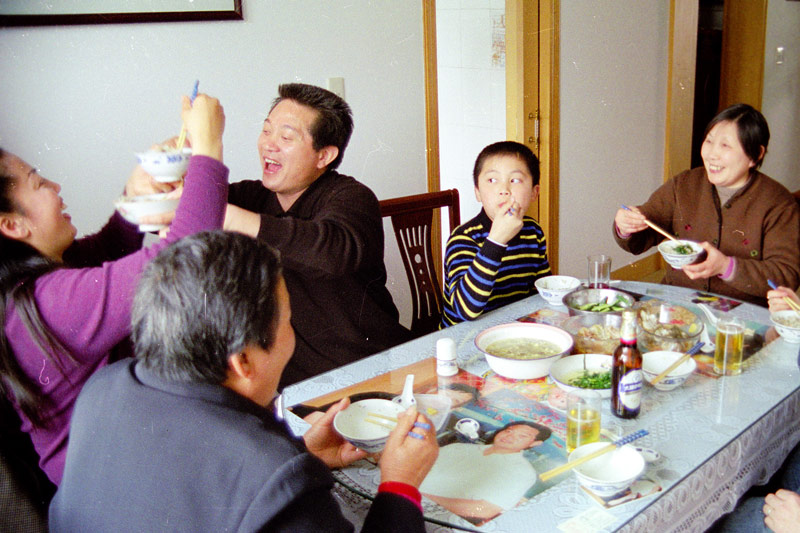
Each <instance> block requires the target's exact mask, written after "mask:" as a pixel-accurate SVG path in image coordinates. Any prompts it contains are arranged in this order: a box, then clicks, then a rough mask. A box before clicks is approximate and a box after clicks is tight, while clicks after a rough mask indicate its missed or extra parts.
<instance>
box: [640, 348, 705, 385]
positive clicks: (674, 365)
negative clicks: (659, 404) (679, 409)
mask: <svg viewBox="0 0 800 533" xmlns="http://www.w3.org/2000/svg"><path fill="white" fill-rule="evenodd" d="M702 347H703V343H702V342H698V343H697V344H695V345H694V346H692V347H691V348H690V349H689V350H688V351H687V352H686V353H685V354H683V355H682V356H680V357H679V358H678V360H677V361H675V362H674V363H672V364H671V365H669V366H668V367H667V368H666V370H664V371H663V372H661V373H660V374H659V375H657V376H656V377H655V378H653V381H651V382H650V384H651V385H655V384H656V383H658V382H659V381H661V380H662V379H664V378H665V377H667V374H669V373H670V372H672V371H673V370H675V369H676V368H678V367H679V366H681V365H682V364H683V363H684V361H687V360H688V359H689V358H690V357H691V356H693V355H694V354H696V353H697V352H698V351H700V348H702Z"/></svg>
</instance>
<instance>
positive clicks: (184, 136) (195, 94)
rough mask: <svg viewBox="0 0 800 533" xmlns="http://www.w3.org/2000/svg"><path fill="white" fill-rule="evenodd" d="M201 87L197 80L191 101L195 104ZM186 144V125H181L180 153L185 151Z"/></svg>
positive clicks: (179, 136)
mask: <svg viewBox="0 0 800 533" xmlns="http://www.w3.org/2000/svg"><path fill="white" fill-rule="evenodd" d="M199 85H200V80H195V82H194V87H193V88H192V95H191V96H190V97H189V99H190V100H191V101H192V103H194V99H195V98H197V87H198V86H199ZM185 142H186V123H183V124H181V133H180V135H178V144H177V146H178V151H179V152H180V151H181V150H183V143H185Z"/></svg>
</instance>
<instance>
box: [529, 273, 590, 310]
mask: <svg viewBox="0 0 800 533" xmlns="http://www.w3.org/2000/svg"><path fill="white" fill-rule="evenodd" d="M580 284H581V280H579V279H578V278H573V277H572V276H545V277H543V278H539V279H537V280H536V282H535V283H534V285H535V286H536V290H538V291H539V294H541V295H542V298H544V300H545V301H546V302H547V303H549V304H550V305H563V302H562V299H563V298H564V295H566V294H567V293H568V292H570V291H572V290H573V289H577V288H578V285H580Z"/></svg>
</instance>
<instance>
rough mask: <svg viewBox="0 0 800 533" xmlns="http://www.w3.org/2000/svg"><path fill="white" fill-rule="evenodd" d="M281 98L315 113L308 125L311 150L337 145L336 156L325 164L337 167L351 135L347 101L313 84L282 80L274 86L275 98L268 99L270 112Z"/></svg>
mask: <svg viewBox="0 0 800 533" xmlns="http://www.w3.org/2000/svg"><path fill="white" fill-rule="evenodd" d="M283 100H293V101H295V102H297V103H298V104H302V105H304V106H306V107H310V108H311V109H313V110H315V111H316V112H317V118H316V120H315V121H314V123H313V124H312V125H311V137H312V138H313V139H314V150H317V151H319V150H322V149H323V148H325V147H326V146H335V147H336V148H338V149H339V155H337V156H336V159H334V160H333V161H331V162H330V164H329V165H328V168H331V169H334V168H337V167H338V166H339V164H340V163H341V162H342V158H343V157H344V150H345V148H347V143H349V142H350V136H351V135H352V134H353V112H352V111H351V110H350V106H349V105H347V102H345V101H344V100H343V99H341V98H340V97H339V96H337V95H336V94H334V93H332V92H330V91H327V90H325V89H323V88H322V87H317V86H316V85H306V84H305V83H284V84H282V85H280V86H279V87H278V97H277V98H275V100H274V101H273V102H272V107H271V108H270V112H272V110H273V109H274V108H275V106H276V105H278V104H279V103H280V102H281V101H283Z"/></svg>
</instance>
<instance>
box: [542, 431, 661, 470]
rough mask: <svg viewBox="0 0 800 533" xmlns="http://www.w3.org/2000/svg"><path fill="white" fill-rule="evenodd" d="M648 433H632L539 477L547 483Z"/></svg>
mask: <svg viewBox="0 0 800 533" xmlns="http://www.w3.org/2000/svg"><path fill="white" fill-rule="evenodd" d="M647 433H648V432H647V430H646V429H640V430H639V431H637V432H635V433H631V434H630V435H628V436H627V437H622V438H621V439H619V440H616V441H614V442H612V443H610V444H608V445H607V446H603V447H602V448H600V449H599V450H596V451H594V452H592V453H590V454H588V455H584V456H583V457H581V458H580V459H576V460H574V461H570V462H568V463H566V464H563V465H561V466H558V467H556V468H553V469H552V470H548V471H547V472H544V473H543V474H540V475H539V479H541V480H542V481H547V480H548V479H551V478H554V477H556V476H558V475H560V474H563V473H564V472H566V471H567V470H572V469H573V468H575V467H576V466H578V465H582V464H583V463H586V462H588V461H591V460H592V459H594V458H595V457H600V456H601V455H603V454H606V453H608V452H610V451H611V450H614V449H616V448H619V447H620V446H623V445H625V444H628V443H631V442H633V441H635V440H636V439H640V438H642V437H644V436H645V435H647Z"/></svg>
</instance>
